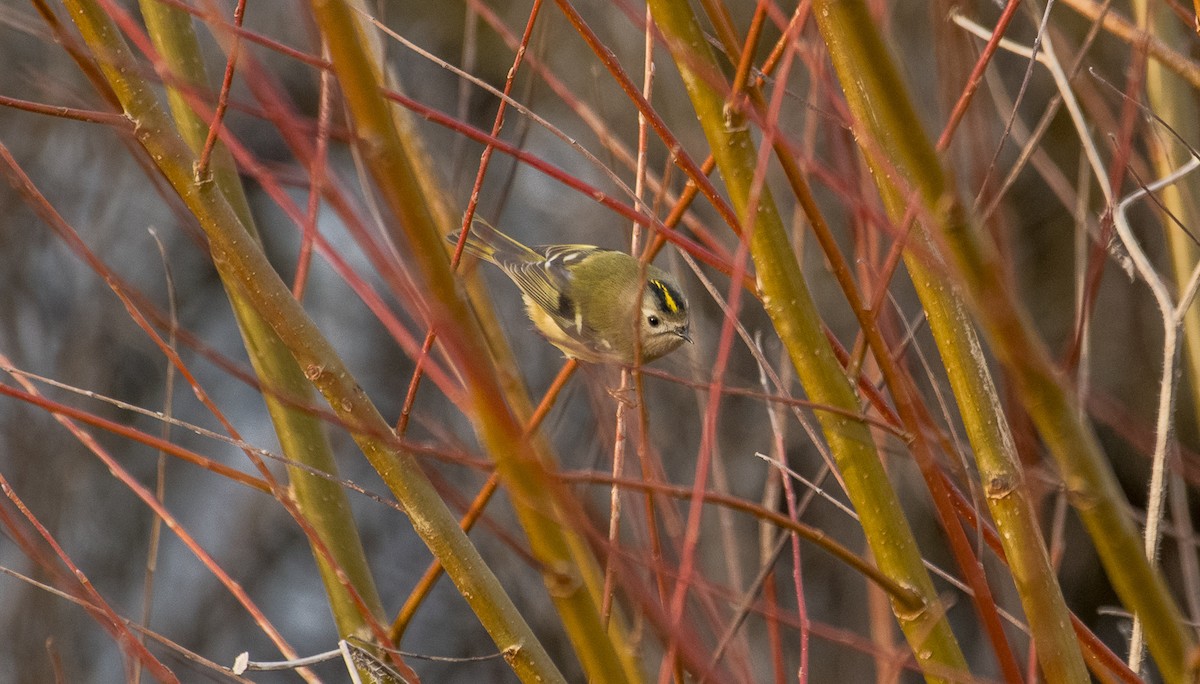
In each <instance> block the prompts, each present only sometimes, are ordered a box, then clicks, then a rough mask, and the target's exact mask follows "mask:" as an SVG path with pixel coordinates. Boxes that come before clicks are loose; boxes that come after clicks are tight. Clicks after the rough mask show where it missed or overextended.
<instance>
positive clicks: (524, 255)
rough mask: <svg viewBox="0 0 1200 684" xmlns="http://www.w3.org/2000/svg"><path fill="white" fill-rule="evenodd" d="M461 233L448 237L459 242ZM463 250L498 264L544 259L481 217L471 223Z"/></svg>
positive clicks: (454, 241) (451, 240)
mask: <svg viewBox="0 0 1200 684" xmlns="http://www.w3.org/2000/svg"><path fill="white" fill-rule="evenodd" d="M459 235H460V234H459V233H454V234H453V235H449V236H447V238H446V239H447V240H449V241H450V242H453V243H455V244H457V243H458V240H459ZM463 250H464V251H465V252H466V253H467V254H470V255H471V256H474V257H477V258H479V259H483V260H484V261H490V262H492V263H493V264H496V265H497V266H504V265H505V264H520V263H529V262H536V261H541V260H542V257H541V256H540V255H538V253H537V252H535V251H533V250H532V249H529V248H528V247H526V246H525V245H523V244H521V243H520V242H517V241H516V240H514V239H512V238H510V237H509V236H507V235H505V234H504V233H501V232H500V231H498V230H496V229H495V228H493V227H492V225H491V224H490V223H488V222H487V221H484V220H483V219H481V218H476V219H475V220H474V221H473V222H472V223H471V232H470V234H468V235H467V241H466V243H465V244H463Z"/></svg>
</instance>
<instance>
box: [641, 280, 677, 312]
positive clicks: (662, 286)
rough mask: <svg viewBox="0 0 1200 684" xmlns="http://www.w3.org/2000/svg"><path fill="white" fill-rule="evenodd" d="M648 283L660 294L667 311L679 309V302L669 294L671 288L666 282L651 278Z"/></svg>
mask: <svg viewBox="0 0 1200 684" xmlns="http://www.w3.org/2000/svg"><path fill="white" fill-rule="evenodd" d="M648 284H649V285H650V286H651V287H653V288H654V289H655V290H658V294H659V295H661V298H662V302H663V304H665V305H666V307H667V311H669V312H671V313H676V312H677V311H679V304H678V303H677V302H676V301H675V298H674V297H672V296H671V288H669V287H667V285H666V283H664V282H662V281H661V280H654V279H651V280H650V281H649V283H648Z"/></svg>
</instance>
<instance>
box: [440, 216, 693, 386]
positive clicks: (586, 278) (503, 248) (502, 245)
mask: <svg viewBox="0 0 1200 684" xmlns="http://www.w3.org/2000/svg"><path fill="white" fill-rule="evenodd" d="M448 239H449V240H450V241H451V242H455V243H457V242H458V239H459V236H458V234H457V233H456V234H454V235H451V236H450V237H449V238H448ZM464 251H466V252H467V253H468V254H471V255H472V256H475V257H477V258H479V259H483V260H484V261H487V262H490V263H493V264H495V265H496V266H498V267H500V270H502V271H504V273H505V274H506V275H507V276H508V277H509V278H511V279H512V281H513V282H514V283H516V285H517V287H518V288H520V290H521V294H522V295H524V298H525V310H526V313H527V314H528V315H529V319H530V320H531V321H533V324H534V325H535V326H536V327H537V329H538V331H540V332H541V333H542V334H543V335H544V336H545V337H546V339H548V340H549V341H550V343H551V344H553V345H554V346H556V347H558V348H559V349H561V350H562V352H563V353H564V354H566V355H567V356H569V357H572V358H576V359H579V360H580V361H588V362H592V363H619V364H623V365H632V364H633V363H634V362H635V344H634V343H635V340H636V339H637V338H635V335H634V331H635V329H636V330H637V332H638V337H640V339H641V358H642V360H643V361H653V360H654V359H657V358H659V357H660V356H663V355H665V354H667V353H669V352H671V351H674V350H675V349H676V348H677V347H679V345H681V344H683V343H684V342H685V341H687V342H691V337H689V334H688V332H689V331H688V312H687V300H685V299H684V297H683V294H682V293H681V292H680V290H679V286H678V285H677V284H676V283H675V279H674V278H672V277H671V276H670V275H669V274H667V273H666V272H665V271H663V270H662V269H660V268H657V267H655V266H652V265H649V264H647V265H646V266H645V275H644V280H643V271H642V265H641V263H639V262H638V260H637V259H635V258H633V257H631V256H629V255H628V254H626V253H624V252H617V251H614V250H610V249H601V248H599V247H595V246H592V245H544V246H538V247H526V246H525V245H523V244H521V243H520V242H517V241H516V240H514V239H512V238H510V237H508V236H507V235H505V234H504V233H501V232H500V231H498V230H496V229H495V228H492V227H491V226H490V225H488V224H486V223H484V222H483V221H475V223H474V224H472V226H471V232H470V234H469V235H468V236H467V241H466V243H465V244H464ZM635 326H636V328H635Z"/></svg>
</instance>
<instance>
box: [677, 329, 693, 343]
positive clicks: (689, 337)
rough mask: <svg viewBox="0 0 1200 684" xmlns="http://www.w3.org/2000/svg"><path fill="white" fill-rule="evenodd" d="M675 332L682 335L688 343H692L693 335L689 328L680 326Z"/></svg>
mask: <svg viewBox="0 0 1200 684" xmlns="http://www.w3.org/2000/svg"><path fill="white" fill-rule="evenodd" d="M675 334H676V335H679V336H680V337H682V338H683V339H684V341H685V342H687V343H688V344H692V335H691V333H690V332H689V331H688V329H687V328H680V329H678V330H676V331H675Z"/></svg>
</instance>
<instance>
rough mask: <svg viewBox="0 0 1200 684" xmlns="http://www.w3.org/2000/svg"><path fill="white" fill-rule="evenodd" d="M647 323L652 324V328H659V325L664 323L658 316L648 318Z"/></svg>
mask: <svg viewBox="0 0 1200 684" xmlns="http://www.w3.org/2000/svg"><path fill="white" fill-rule="evenodd" d="M646 322H647V323H649V324H650V327H651V328H657V327H658V324H659V323H662V320H661V319H660V318H659V317H658V316H655V315H653V314H652V315H650V316H647V317H646Z"/></svg>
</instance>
